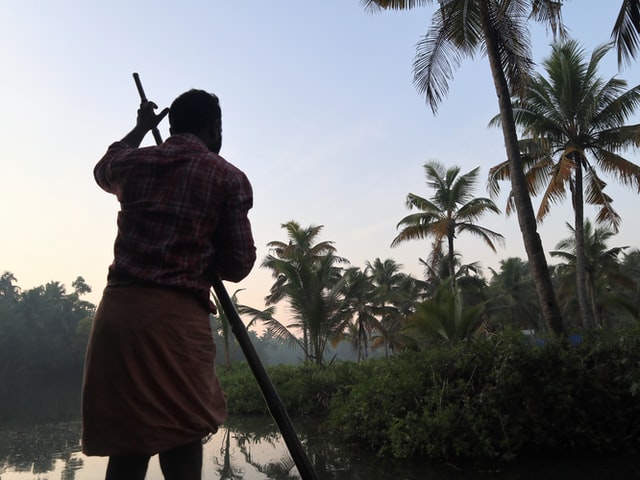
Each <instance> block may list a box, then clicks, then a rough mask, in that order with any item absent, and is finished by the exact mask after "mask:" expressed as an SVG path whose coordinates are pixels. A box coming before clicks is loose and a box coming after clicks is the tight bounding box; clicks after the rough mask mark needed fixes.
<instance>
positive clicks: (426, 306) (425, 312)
mask: <svg viewBox="0 0 640 480" xmlns="http://www.w3.org/2000/svg"><path fill="white" fill-rule="evenodd" d="M449 281H451V280H449ZM484 309H485V304H484V302H482V303H478V304H475V305H470V306H466V305H465V302H464V301H463V298H462V295H461V292H460V290H459V289H457V288H456V289H455V290H452V289H451V288H449V286H448V285H447V284H446V283H444V284H442V285H440V286H439V287H438V289H437V290H436V292H435V294H434V296H433V297H432V298H429V299H427V300H425V301H424V302H421V303H418V304H417V305H416V311H415V313H413V314H412V315H410V316H409V317H408V318H407V320H406V322H405V324H404V327H403V329H402V331H403V333H405V334H406V335H409V336H410V337H412V338H414V339H415V340H416V341H417V343H418V345H419V346H421V347H423V348H424V347H426V346H428V345H429V343H430V342H431V341H433V340H444V341H446V342H449V343H453V342H458V341H460V340H463V339H465V338H469V337H471V336H473V335H474V334H475V333H476V332H477V331H478V329H479V328H480V325H481V324H482V320H483V313H484Z"/></svg>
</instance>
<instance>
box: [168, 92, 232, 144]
mask: <svg viewBox="0 0 640 480" xmlns="http://www.w3.org/2000/svg"><path fill="white" fill-rule="evenodd" d="M221 121H222V111H221V110H220V102H219V101H218V97H216V96H215V95H214V94H213V93H209V92H205V91H204V90H196V89H192V90H189V91H188V92H185V93H183V94H182V95H180V96H179V97H178V98H176V99H175V100H174V101H173V103H172V104H171V107H170V109H169V125H170V126H171V132H172V133H174V134H175V133H193V134H198V133H200V132H201V131H202V129H203V128H205V127H206V126H208V125H211V124H213V123H215V122H221Z"/></svg>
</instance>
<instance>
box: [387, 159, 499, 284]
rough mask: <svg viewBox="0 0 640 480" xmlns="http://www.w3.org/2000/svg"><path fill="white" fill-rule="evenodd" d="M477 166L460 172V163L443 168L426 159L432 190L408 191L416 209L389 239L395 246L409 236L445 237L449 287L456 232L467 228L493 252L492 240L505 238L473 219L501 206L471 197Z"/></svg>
mask: <svg viewBox="0 0 640 480" xmlns="http://www.w3.org/2000/svg"><path fill="white" fill-rule="evenodd" d="M478 170H479V168H475V169H473V170H471V171H470V172H468V173H466V174H464V175H461V174H460V167H452V168H449V169H446V170H445V167H444V166H443V165H442V164H441V163H439V162H435V161H432V162H427V163H426V164H425V165H424V171H425V175H426V178H427V185H428V186H429V187H431V188H433V189H434V191H435V193H434V194H433V195H432V196H431V197H430V198H429V199H426V198H424V197H421V196H419V195H416V194H414V193H410V194H409V195H407V207H409V208H410V209H413V208H415V209H417V210H419V211H418V212H417V213H413V214H411V215H408V216H406V217H404V218H403V219H402V220H400V222H399V223H398V228H400V229H401V230H400V233H399V234H398V235H397V236H396V238H395V239H394V240H393V241H392V242H391V246H392V247H395V246H397V245H399V244H400V243H403V242H406V241H408V240H416V239H423V238H426V237H433V239H434V242H435V243H436V244H439V242H441V241H444V240H446V241H447V245H448V253H447V255H448V261H447V265H448V268H449V276H450V278H452V282H451V284H452V288H455V250H454V240H455V238H456V236H457V234H459V233H462V232H467V233H470V234H472V235H475V236H477V237H479V238H481V239H482V240H483V241H484V242H485V243H486V244H487V245H488V246H489V248H491V249H492V250H493V251H494V252H495V251H496V247H495V245H494V242H496V241H497V242H502V241H504V237H503V236H502V235H500V234H499V233H496V232H494V231H492V230H489V229H488V228H485V227H482V226H480V225H477V224H476V223H475V222H476V221H477V220H478V219H479V218H480V217H482V216H483V215H485V214H486V213H489V212H493V213H499V212H500V210H499V209H498V207H497V206H496V205H495V203H493V201H492V200H490V199H488V198H481V197H475V198H474V197H473V191H472V190H473V188H474V186H475V184H476V180H477V177H478Z"/></svg>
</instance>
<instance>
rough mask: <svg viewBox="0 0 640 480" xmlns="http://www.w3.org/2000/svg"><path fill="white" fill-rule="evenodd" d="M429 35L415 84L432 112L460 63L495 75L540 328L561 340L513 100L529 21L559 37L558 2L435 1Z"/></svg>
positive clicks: (520, 81) (394, 1) (422, 0)
mask: <svg viewBox="0 0 640 480" xmlns="http://www.w3.org/2000/svg"><path fill="white" fill-rule="evenodd" d="M362 3H363V5H364V6H365V7H366V8H370V9H374V10H375V9H395V10H404V9H410V8H414V7H419V6H423V5H430V4H432V3H434V1H433V0H362ZM438 4H439V8H438V9H437V10H436V11H435V13H434V14H433V17H432V23H431V26H430V28H429V30H428V31H427V34H426V35H425V36H424V37H423V38H422V39H421V40H420V41H419V42H418V46H417V53H416V58H415V61H414V83H415V85H416V87H417V88H418V90H419V91H420V92H421V93H423V94H425V96H426V100H427V102H428V104H429V105H430V106H431V109H432V110H433V112H434V113H435V112H436V111H437V107H438V104H439V103H440V102H441V101H442V99H443V98H444V97H445V96H446V94H447V92H448V82H449V80H451V79H452V77H453V72H454V70H455V68H457V67H458V66H459V65H460V63H461V61H462V59H463V58H465V57H467V58H470V57H473V55H474V54H476V53H478V52H481V53H484V54H486V56H487V58H488V60H489V66H490V68H491V74H492V76H493V82H494V85H495V91H496V95H497V97H498V105H499V108H500V115H501V116H502V119H503V123H502V127H503V128H502V132H503V137H504V143H505V148H506V152H507V158H508V160H509V165H510V166H511V168H510V175H511V177H510V178H511V189H512V191H513V192H514V204H515V209H516V213H517V216H518V222H519V226H520V231H521V232H522V239H523V242H524V247H525V250H526V252H527V257H528V259H529V265H530V267H531V273H532V277H533V280H534V282H535V285H536V291H537V294H538V299H539V301H540V305H541V307H542V312H543V316H544V319H545V322H546V323H547V324H548V325H549V329H550V331H551V332H553V333H555V334H556V335H561V334H563V333H564V328H563V325H562V316H561V313H560V309H559V307H558V302H557V299H556V296H555V292H554V290H553V284H552V282H551V276H550V273H549V269H548V265H547V259H546V257H545V252H544V248H543V246H542V241H541V239H540V236H539V235H538V232H537V224H536V218H535V215H534V211H533V206H532V205H531V199H530V197H529V193H528V190H527V184H526V179H525V176H524V171H523V169H522V165H521V163H520V150H519V148H518V136H517V132H516V126H515V122H514V119H513V111H512V107H511V102H510V98H511V95H512V94H517V93H519V92H521V91H522V90H523V87H524V86H525V83H526V80H527V79H528V77H529V73H530V71H531V68H532V65H533V60H532V54H531V48H530V45H531V41H530V31H529V29H528V26H527V23H528V20H530V19H532V20H535V21H539V22H542V23H545V24H547V25H549V26H550V27H551V29H552V31H553V33H554V35H555V34H556V33H559V34H561V35H563V34H564V27H563V25H562V22H561V21H560V2H557V1H552V0H439V1H438Z"/></svg>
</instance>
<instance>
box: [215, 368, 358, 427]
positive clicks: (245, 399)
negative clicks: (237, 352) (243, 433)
mask: <svg viewBox="0 0 640 480" xmlns="http://www.w3.org/2000/svg"><path fill="white" fill-rule="evenodd" d="M354 368H355V364H353V363H349V362H336V363H334V364H333V365H332V366H331V367H330V368H327V367H321V366H318V365H315V364H301V365H299V366H293V365H275V366H268V367H266V371H267V374H268V375H269V378H270V379H271V381H272V382H273V385H274V386H275V388H276V391H277V392H278V394H279V396H280V398H281V399H282V402H283V403H284V405H285V406H286V408H287V411H288V412H289V413H290V414H291V415H314V416H317V415H325V414H326V413H327V411H328V407H329V404H330V402H331V399H332V398H333V397H334V396H335V395H336V394H337V391H338V389H340V388H342V386H343V385H347V384H349V383H350V382H351V381H352V378H353V369H354ZM218 376H219V378H220V383H221V384H222V388H223V390H224V391H225V393H226V395H227V404H228V408H229V412H230V413H231V414H233V415H256V414H265V413H268V409H267V406H266V403H265V401H264V398H263V397H262V394H261V392H260V388H259V386H258V383H257V380H256V379H255V377H254V375H253V372H252V371H251V369H250V368H249V365H248V364H247V363H246V362H242V363H235V364H233V366H232V368H231V369H224V370H219V371H218Z"/></svg>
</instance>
